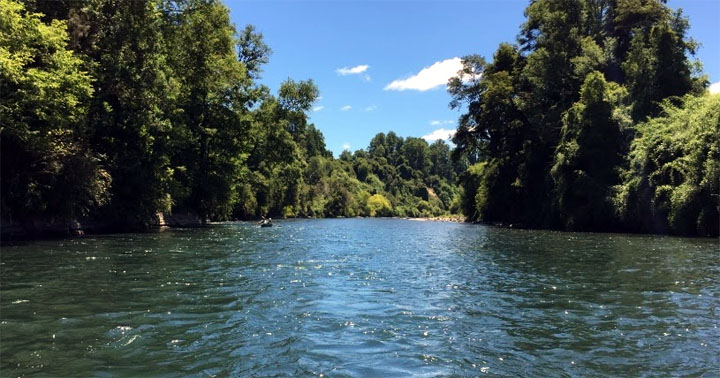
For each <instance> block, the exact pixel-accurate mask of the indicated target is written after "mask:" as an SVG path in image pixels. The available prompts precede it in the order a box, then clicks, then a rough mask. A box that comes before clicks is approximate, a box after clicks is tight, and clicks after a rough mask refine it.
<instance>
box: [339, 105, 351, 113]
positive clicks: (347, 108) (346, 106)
mask: <svg viewBox="0 0 720 378" xmlns="http://www.w3.org/2000/svg"><path fill="white" fill-rule="evenodd" d="M350 109H352V106H350V105H345V106H343V107H342V108H340V110H342V111H344V112H346V111H348V110H350Z"/></svg>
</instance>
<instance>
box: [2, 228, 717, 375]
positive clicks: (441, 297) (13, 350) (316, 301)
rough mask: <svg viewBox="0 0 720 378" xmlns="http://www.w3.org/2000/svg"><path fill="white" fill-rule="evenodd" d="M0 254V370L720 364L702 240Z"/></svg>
mask: <svg viewBox="0 0 720 378" xmlns="http://www.w3.org/2000/svg"><path fill="white" fill-rule="evenodd" d="M0 253H1V254H0V260H1V261H0V285H1V286H0V289H1V291H0V292H1V296H0V375H1V376H3V377H5V376H7V377H10V376H22V375H33V374H39V375H42V376H118V375H120V376H168V377H170V376H180V375H183V376H186V375H190V376H213V375H217V376H309V375H319V374H324V375H325V376H331V377H334V376H379V377H388V376H447V375H460V376H479V375H485V374H488V375H513V376H517V375H521V376H558V375H570V376H656V375H661V376H666V375H670V376H676V375H693V376H708V377H718V376H720V329H719V328H718V327H720V249H719V248H718V241H717V240H712V239H683V238H672V237H662V236H638V235H618V234H582V233H576V234H574V233H560V232H546V231H526V230H511V229H500V228H489V227H485V226H479V225H468V224H455V223H435V222H418V221H409V220H401V219H336V220H331V219H328V220H290V221H280V222H278V223H277V225H276V226H275V227H272V228H259V227H257V226H256V225H254V224H251V223H232V224H223V225H214V226H210V227H207V228H202V229H185V230H171V231H166V232H162V233H148V234H117V235H104V236H89V237H84V238H77V239H68V240H59V241H58V240H56V241H36V242H29V243H26V244H21V245H11V246H3V248H2V251H1V252H0Z"/></svg>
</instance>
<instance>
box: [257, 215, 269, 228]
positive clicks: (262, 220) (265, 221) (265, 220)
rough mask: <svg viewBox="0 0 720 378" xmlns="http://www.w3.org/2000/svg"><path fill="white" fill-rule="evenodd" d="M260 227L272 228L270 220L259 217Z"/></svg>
mask: <svg viewBox="0 0 720 378" xmlns="http://www.w3.org/2000/svg"><path fill="white" fill-rule="evenodd" d="M258 224H259V225H260V226H272V224H273V222H272V218H267V219H266V218H265V216H264V215H263V216H261V219H260V222H258Z"/></svg>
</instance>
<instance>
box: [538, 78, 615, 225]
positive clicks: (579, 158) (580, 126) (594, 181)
mask: <svg viewBox="0 0 720 378" xmlns="http://www.w3.org/2000/svg"><path fill="white" fill-rule="evenodd" d="M625 96H626V93H625V90H624V88H622V87H620V86H619V85H617V84H615V83H608V82H607V81H605V79H604V77H603V74H602V73H600V72H598V71H595V72H593V73H591V74H589V75H588V76H587V78H586V79H585V82H584V83H583V86H582V88H581V90H580V100H579V101H578V102H576V103H575V104H574V105H573V106H572V107H571V108H570V110H568V112H567V113H566V114H565V118H564V119H563V128H562V137H561V141H560V144H559V145H558V147H557V150H556V153H555V164H554V165H553V167H552V169H551V171H550V174H551V176H552V179H553V182H554V199H553V209H554V210H555V211H557V212H558V213H559V214H557V215H558V217H559V219H560V220H561V221H560V222H561V226H562V227H563V228H565V229H568V230H609V229H612V228H613V227H615V219H614V215H615V214H614V209H613V203H612V188H613V186H614V185H617V184H618V182H619V177H618V170H619V167H620V165H621V163H622V155H621V153H622V138H621V137H622V129H623V126H629V125H623V124H622V123H621V122H622V119H623V117H622V110H623V109H622V101H623V100H624V99H625Z"/></svg>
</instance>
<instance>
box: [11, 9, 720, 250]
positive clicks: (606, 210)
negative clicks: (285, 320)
mask: <svg viewBox="0 0 720 378" xmlns="http://www.w3.org/2000/svg"><path fill="white" fill-rule="evenodd" d="M525 16H526V20H525V22H524V23H523V24H522V25H521V33H520V35H519V36H518V38H517V40H516V41H515V43H502V44H500V45H499V46H498V47H497V49H496V51H495V53H494V54H493V56H492V57H491V59H486V58H485V57H482V56H479V55H469V56H466V57H464V58H463V59H462V62H463V69H462V70H461V71H460V72H458V75H457V76H456V77H455V78H452V79H451V80H450V81H449V83H448V92H449V94H450V96H451V98H452V101H451V102H450V107H451V108H455V109H461V110H462V112H463V113H462V114H461V115H460V117H459V120H458V129H457V132H456V133H455V135H454V137H453V139H452V144H448V143H445V142H443V141H441V140H439V141H435V142H432V143H428V142H427V141H425V140H424V139H421V138H415V137H411V136H409V137H405V138H404V137H400V136H398V135H396V134H395V133H394V132H392V131H389V132H387V133H379V134H377V135H375V136H374V137H373V138H372V139H371V140H370V141H369V145H368V147H367V148H366V149H361V150H357V151H354V152H351V151H344V152H342V154H341V155H340V156H339V157H338V158H334V157H333V156H332V153H331V152H330V151H328V150H327V148H326V146H325V141H324V137H323V134H322V133H321V132H320V130H319V129H318V128H317V127H316V126H315V125H314V124H312V123H310V122H309V116H308V114H309V112H310V111H311V109H312V107H313V104H314V103H315V101H316V100H317V99H318V97H319V95H320V91H319V89H318V87H317V86H316V85H315V83H314V82H313V80H312V79H305V80H294V79H288V80H286V81H285V82H283V83H282V84H281V85H280V87H279V88H278V90H277V91H276V92H275V93H272V91H271V90H270V88H268V87H267V86H265V85H263V84H262V83H261V80H262V72H263V66H264V65H265V64H267V63H268V62H269V61H270V58H271V54H272V49H271V48H270V47H269V46H267V45H266V44H265V42H264V39H263V36H262V34H261V33H258V32H257V30H256V29H255V28H254V27H253V26H252V25H248V26H245V27H243V28H240V29H237V28H236V27H235V26H234V25H233V24H232V22H231V21H230V14H229V9H228V8H227V7H226V6H225V5H223V4H222V2H220V1H219V0H177V1H155V0H137V1H121V0H77V1H76V0H73V1H58V0H29V1H26V2H24V3H21V2H17V1H15V0H0V68H1V69H0V100H1V102H0V144H1V145H0V147H1V150H0V151H1V154H2V156H1V159H0V160H1V164H2V167H1V176H2V177H1V180H2V181H1V185H0V186H1V191H2V193H1V198H0V215H1V216H2V219H3V224H7V223H8V222H10V223H13V222H22V221H25V220H32V219H37V218H41V219H50V220H76V219H83V218H90V219H92V218H98V217H102V218H103V219H105V220H106V221H109V222H112V223H113V224H114V225H115V226H116V228H135V227H146V226H147V225H149V224H151V223H153V222H154V221H155V220H156V219H157V217H158V214H161V213H164V214H194V215H196V216H197V217H198V218H199V219H201V220H203V221H207V220H218V221H221V220H232V219H255V218H258V217H261V216H275V217H278V216H280V217H347V216H407V217H419V216H438V215H447V214H456V213H459V212H462V213H463V214H464V215H465V216H466V217H467V219H468V220H470V221H481V222H490V223H500V224H512V225H517V226H521V227H533V228H555V229H565V230H576V231H631V232H659V233H673V234H682V235H714V236H717V235H718V231H719V228H720V225H719V221H718V220H719V219H720V212H719V206H718V200H719V197H718V194H719V193H720V188H719V186H720V163H719V161H720V147H719V146H718V145H719V142H718V141H719V140H720V99H719V96H718V95H711V94H709V93H708V92H707V90H706V88H707V85H708V80H707V77H706V76H703V74H702V67H701V64H700V62H699V61H696V60H693V56H694V54H695V52H696V50H697V48H698V44H697V43H696V42H695V41H693V40H692V39H690V38H688V36H687V31H688V29H689V21H688V19H687V18H686V17H685V16H684V15H683V13H682V11H681V10H677V11H673V10H671V9H670V8H669V7H668V6H667V5H666V4H665V2H663V1H658V0H534V1H531V2H530V3H529V5H528V7H527V8H526V11H525ZM198 36H201V37H200V38H198Z"/></svg>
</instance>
